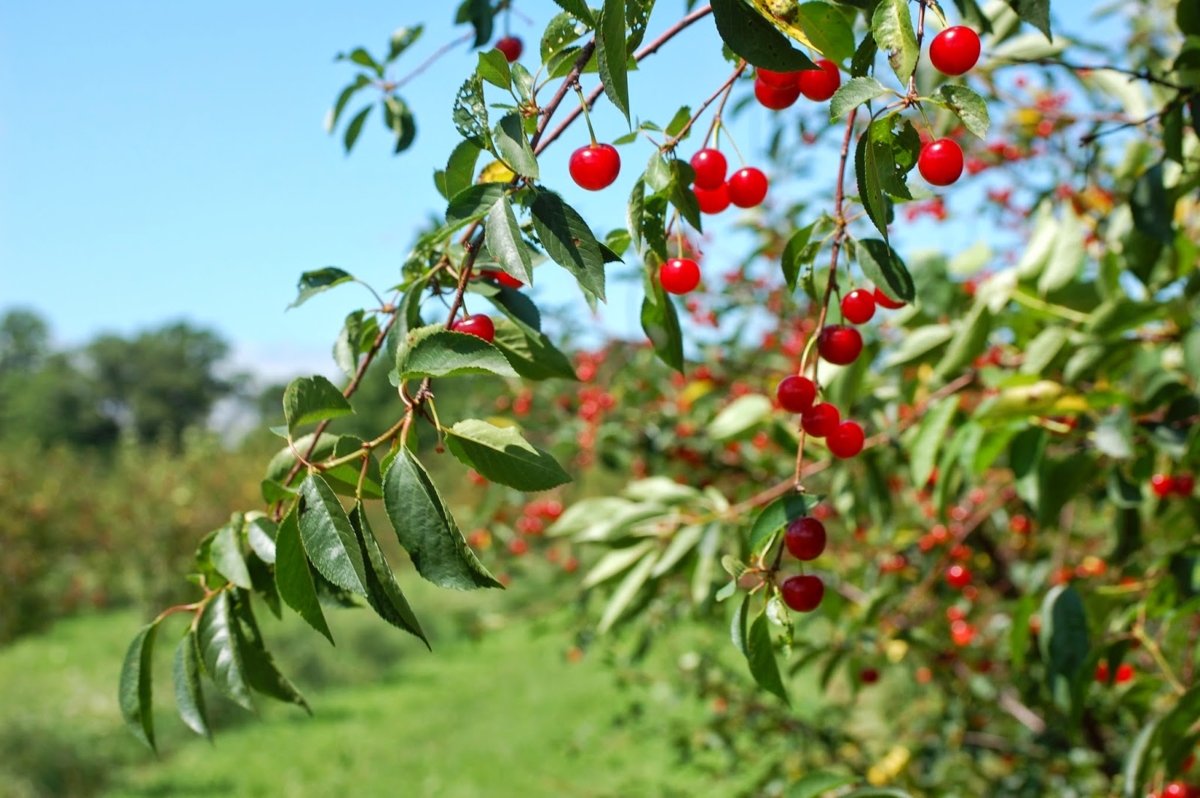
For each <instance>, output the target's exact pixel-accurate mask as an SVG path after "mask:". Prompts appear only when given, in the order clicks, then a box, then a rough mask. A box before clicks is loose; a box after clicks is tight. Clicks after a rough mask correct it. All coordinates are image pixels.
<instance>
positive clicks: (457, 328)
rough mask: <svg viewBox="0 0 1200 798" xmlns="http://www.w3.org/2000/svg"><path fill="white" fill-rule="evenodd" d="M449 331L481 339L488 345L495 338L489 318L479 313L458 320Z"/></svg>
mask: <svg viewBox="0 0 1200 798" xmlns="http://www.w3.org/2000/svg"><path fill="white" fill-rule="evenodd" d="M450 329H451V330H453V331H454V332H458V333H466V334H467V335H474V336H475V337H476V338H482V339H483V340H485V341H487V342H488V343H489V344H490V343H491V342H492V340H493V339H495V337H496V325H495V324H493V323H492V320H491V318H489V317H488V316H484V315H483V314H480V313H476V314H475V315H474V316H467V317H465V318H461V319H459V320H458V321H456V322H454V324H453V325H452V326H451V327H450Z"/></svg>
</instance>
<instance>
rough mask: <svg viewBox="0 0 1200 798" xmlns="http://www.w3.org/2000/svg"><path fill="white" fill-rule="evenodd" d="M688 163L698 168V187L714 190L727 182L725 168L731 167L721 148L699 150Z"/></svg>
mask: <svg viewBox="0 0 1200 798" xmlns="http://www.w3.org/2000/svg"><path fill="white" fill-rule="evenodd" d="M688 163H690V164H691V166H692V168H693V169H695V170H696V180H695V187H696V188H698V189H699V188H702V189H704V190H705V191H713V190H714V189H717V188H720V187H721V186H723V185H724V184H725V170H727V169H728V168H729V164H728V163H727V162H726V160H725V156H724V155H722V154H721V151H720V150H714V149H711V148H705V149H703V150H699V151H698V152H697V153H696V154H695V155H693V156H692V159H691V160H690V161H688Z"/></svg>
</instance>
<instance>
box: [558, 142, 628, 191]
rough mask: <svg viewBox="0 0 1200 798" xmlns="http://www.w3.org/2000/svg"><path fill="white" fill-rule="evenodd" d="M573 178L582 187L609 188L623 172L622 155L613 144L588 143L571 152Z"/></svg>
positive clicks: (589, 188)
mask: <svg viewBox="0 0 1200 798" xmlns="http://www.w3.org/2000/svg"><path fill="white" fill-rule="evenodd" d="M569 168H570V172H571V179H572V180H574V181H575V183H576V184H577V185H578V186H579V187H580V188H585V189H587V190H588V191H599V190H600V189H602V188H608V187H609V186H611V185H612V184H613V181H614V180H616V179H617V175H619V174H620V173H621V156H620V155H619V154H617V148H616V147H614V146H613V145H611V144H588V145H587V146H586V147H580V148H579V149H577V150H575V152H574V153H572V154H571V161H570V164H569Z"/></svg>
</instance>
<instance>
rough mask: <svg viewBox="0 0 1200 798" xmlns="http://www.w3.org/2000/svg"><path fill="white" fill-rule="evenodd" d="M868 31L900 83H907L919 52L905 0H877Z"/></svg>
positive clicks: (905, 84)
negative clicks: (878, 1)
mask: <svg viewBox="0 0 1200 798" xmlns="http://www.w3.org/2000/svg"><path fill="white" fill-rule="evenodd" d="M871 32H872V34H873V35H874V37H875V43H876V45H878V47H879V49H880V50H882V51H884V52H885V53H887V55H888V63H889V64H891V67H892V71H893V72H895V73H896V77H897V78H899V79H900V84H901V85H903V86H907V85H908V79H909V77H910V76H911V75H912V73H913V69H914V68H915V67H916V65H917V56H918V55H920V52H921V48H920V47H919V46H918V45H917V34H916V32H915V31H914V30H913V23H912V16H911V15H910V14H909V12H908V2H907V0H881V2H880V3H879V5H878V6H876V7H875V13H874V15H873V16H872V18H871Z"/></svg>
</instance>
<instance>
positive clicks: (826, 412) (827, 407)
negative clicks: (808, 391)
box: [800, 402, 842, 438]
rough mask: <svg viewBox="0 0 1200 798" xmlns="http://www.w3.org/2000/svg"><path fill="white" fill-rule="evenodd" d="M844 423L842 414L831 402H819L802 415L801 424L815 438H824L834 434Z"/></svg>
mask: <svg viewBox="0 0 1200 798" xmlns="http://www.w3.org/2000/svg"><path fill="white" fill-rule="evenodd" d="M841 423H842V414H841V413H839V412H838V409H837V408H836V407H834V406H833V405H831V404H829V402H819V403H818V404H815V405H813V406H812V407H811V408H809V410H808V412H806V413H805V414H804V415H802V416H800V426H801V428H803V430H804V431H805V432H806V433H807V434H809V435H811V436H813V437H814V438H824V437H825V436H826V435H832V434H833V432H834V430H836V429H837V428H838V425H839V424H841Z"/></svg>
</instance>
